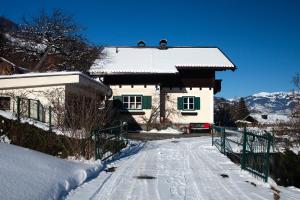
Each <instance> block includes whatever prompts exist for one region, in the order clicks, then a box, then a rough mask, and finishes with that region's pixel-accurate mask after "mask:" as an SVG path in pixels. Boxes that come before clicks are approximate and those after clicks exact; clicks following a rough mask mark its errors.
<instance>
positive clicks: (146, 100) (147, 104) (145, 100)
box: [142, 96, 152, 109]
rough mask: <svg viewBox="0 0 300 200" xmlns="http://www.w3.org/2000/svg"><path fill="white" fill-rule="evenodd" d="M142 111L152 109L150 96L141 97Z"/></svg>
mask: <svg viewBox="0 0 300 200" xmlns="http://www.w3.org/2000/svg"><path fill="white" fill-rule="evenodd" d="M142 104H143V105H142V107H143V109H151V108H152V97H151V96H143V102H142Z"/></svg>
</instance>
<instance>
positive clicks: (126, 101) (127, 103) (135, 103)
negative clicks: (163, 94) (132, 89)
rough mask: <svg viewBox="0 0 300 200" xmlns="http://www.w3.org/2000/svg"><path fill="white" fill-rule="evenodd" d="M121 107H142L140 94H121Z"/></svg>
mask: <svg viewBox="0 0 300 200" xmlns="http://www.w3.org/2000/svg"><path fill="white" fill-rule="evenodd" d="M123 109H130V110H139V109H142V96H132V95H126V96H123Z"/></svg>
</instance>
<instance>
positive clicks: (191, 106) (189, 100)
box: [182, 97, 195, 110]
mask: <svg viewBox="0 0 300 200" xmlns="http://www.w3.org/2000/svg"><path fill="white" fill-rule="evenodd" d="M185 99H187V101H186V102H184V100H185ZM185 105H186V106H187V108H185ZM182 109H183V110H195V97H182Z"/></svg>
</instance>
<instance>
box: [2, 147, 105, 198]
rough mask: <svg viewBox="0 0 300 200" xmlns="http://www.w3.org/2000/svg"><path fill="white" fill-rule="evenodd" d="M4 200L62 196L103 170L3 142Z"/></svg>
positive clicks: (99, 166) (99, 167)
mask: <svg viewBox="0 0 300 200" xmlns="http://www.w3.org/2000/svg"><path fill="white" fill-rule="evenodd" d="M0 163H1V164H0V177H1V178H0V185H1V186H0V199H10V200H13V199H16V200H19V199H22V200H26V199H30V200H31V199H58V198H61V197H63V196H64V195H66V194H67V193H68V192H69V191H70V190H71V189H74V188H76V187H77V186H79V185H81V184H82V183H84V182H85V181H87V180H88V179H90V178H92V177H95V176H96V175H98V174H99V172H100V170H101V169H102V164H101V163H100V162H98V163H93V164H85V163H79V162H72V161H67V160H62V159H59V158H56V157H53V156H49V155H47V154H43V153H40V152H37V151H32V150H29V149H25V148H22V147H18V146H15V145H10V144H4V143H0Z"/></svg>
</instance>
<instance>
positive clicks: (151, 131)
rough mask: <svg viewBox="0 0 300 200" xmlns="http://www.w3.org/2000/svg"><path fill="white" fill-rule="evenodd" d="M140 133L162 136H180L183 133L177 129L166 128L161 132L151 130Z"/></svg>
mask: <svg viewBox="0 0 300 200" xmlns="http://www.w3.org/2000/svg"><path fill="white" fill-rule="evenodd" d="M141 133H162V134H175V135H180V134H182V133H183V132H182V131H179V130H177V129H174V128H171V127H168V128H166V129H162V130H157V129H152V130H150V131H141Z"/></svg>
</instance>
